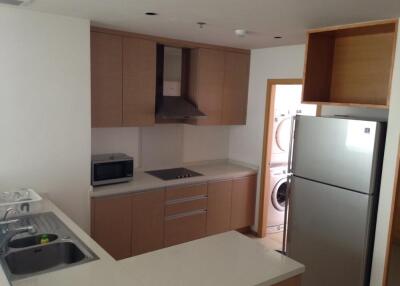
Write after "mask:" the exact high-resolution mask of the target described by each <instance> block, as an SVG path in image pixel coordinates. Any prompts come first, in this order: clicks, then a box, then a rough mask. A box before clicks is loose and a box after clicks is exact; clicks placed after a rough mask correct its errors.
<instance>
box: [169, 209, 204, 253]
mask: <svg viewBox="0 0 400 286" xmlns="http://www.w3.org/2000/svg"><path fill="white" fill-rule="evenodd" d="M206 221H207V214H206V211H198V212H193V213H186V214H180V215H175V216H171V217H167V218H166V219H165V241H164V245H165V246H166V247H168V246H172V245H176V244H180V243H184V242H187V241H191V240H195V239H198V238H202V237H204V236H205V235H206Z"/></svg>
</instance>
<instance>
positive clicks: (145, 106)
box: [123, 37, 156, 126]
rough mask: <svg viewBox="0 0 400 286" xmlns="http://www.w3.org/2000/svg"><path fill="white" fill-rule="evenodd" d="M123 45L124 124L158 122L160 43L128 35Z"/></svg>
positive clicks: (134, 124) (137, 124)
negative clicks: (157, 53)
mask: <svg viewBox="0 0 400 286" xmlns="http://www.w3.org/2000/svg"><path fill="white" fill-rule="evenodd" d="M123 44H124V46H123V49H124V53H123V58H124V62H123V125H124V126H145V125H154V123H155V106H156V102H155V100H156V43H155V42H153V41H150V40H143V39H137V38H130V37H124V42H123Z"/></svg>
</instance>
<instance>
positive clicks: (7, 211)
mask: <svg viewBox="0 0 400 286" xmlns="http://www.w3.org/2000/svg"><path fill="white" fill-rule="evenodd" d="M10 213H14V214H17V213H18V212H17V210H16V209H14V208H8V209H7V210H6V212H5V213H4V216H3V221H6V220H7V217H8V215H9V214H10Z"/></svg>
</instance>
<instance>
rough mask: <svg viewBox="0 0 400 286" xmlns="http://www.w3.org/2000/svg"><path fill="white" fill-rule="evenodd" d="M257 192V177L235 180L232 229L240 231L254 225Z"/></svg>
mask: <svg viewBox="0 0 400 286" xmlns="http://www.w3.org/2000/svg"><path fill="white" fill-rule="evenodd" d="M256 190H257V176H256V175H253V176H249V177H244V178H239V179H234V180H233V186H232V211H231V229H240V228H244V227H248V226H251V225H253V223H254V215H255V204H256Z"/></svg>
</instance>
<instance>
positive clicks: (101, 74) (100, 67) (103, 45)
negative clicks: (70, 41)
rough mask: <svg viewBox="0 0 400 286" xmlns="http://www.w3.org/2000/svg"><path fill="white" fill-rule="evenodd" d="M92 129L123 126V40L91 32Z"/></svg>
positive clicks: (119, 37)
mask: <svg viewBox="0 0 400 286" xmlns="http://www.w3.org/2000/svg"><path fill="white" fill-rule="evenodd" d="M91 78H92V79H91V85H92V127H114V126H121V125H122V37H121V36H117V35H109V34H105V33H98V32H91Z"/></svg>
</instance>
